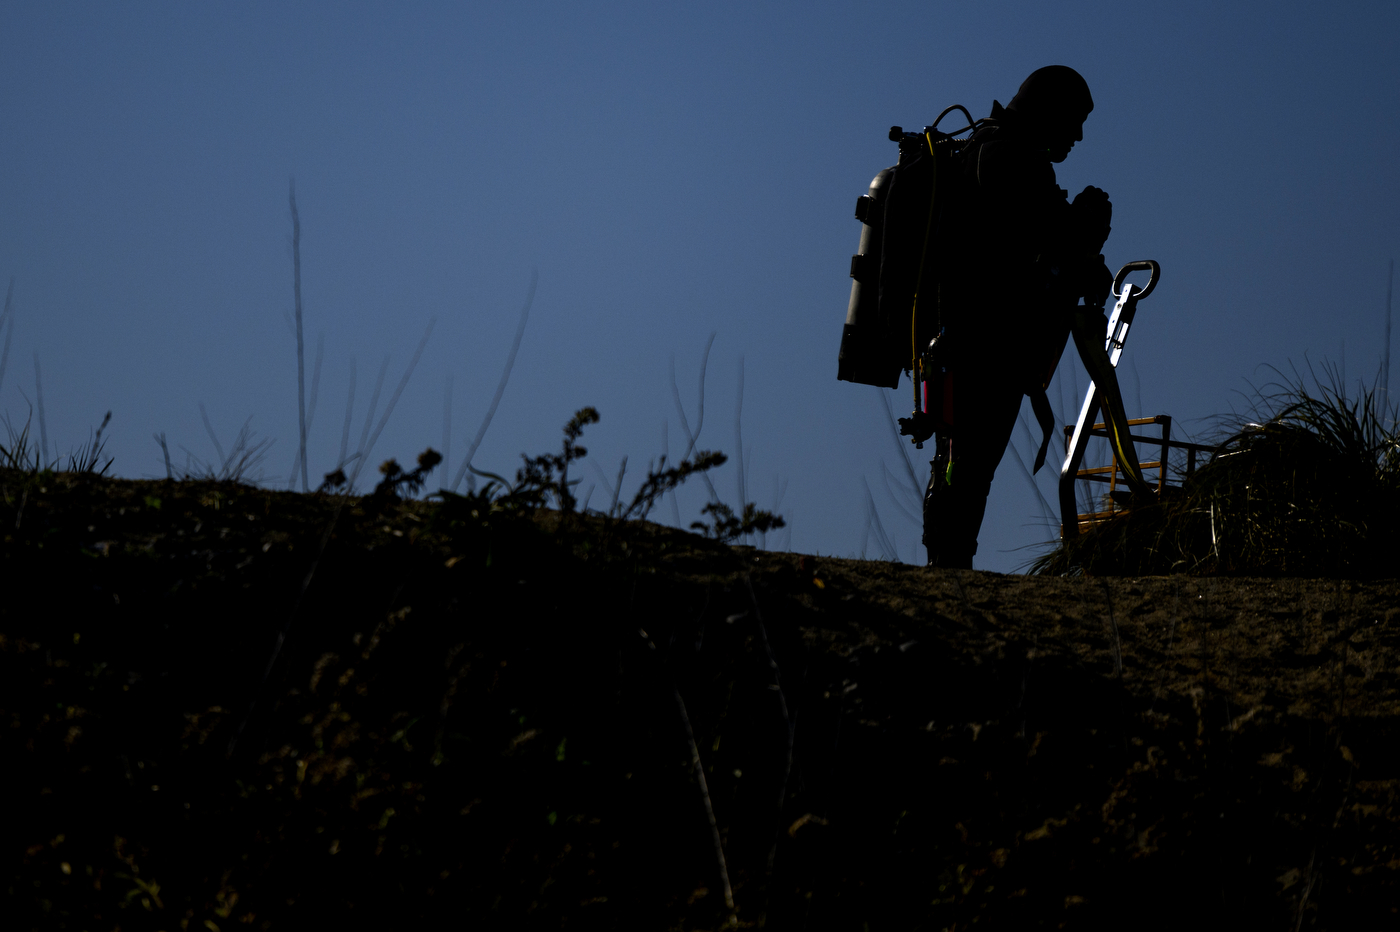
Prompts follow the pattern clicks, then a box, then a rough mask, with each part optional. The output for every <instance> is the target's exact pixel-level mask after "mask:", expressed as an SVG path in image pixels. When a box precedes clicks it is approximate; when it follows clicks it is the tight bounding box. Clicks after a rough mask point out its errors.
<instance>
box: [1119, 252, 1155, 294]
mask: <svg viewBox="0 0 1400 932" xmlns="http://www.w3.org/2000/svg"><path fill="white" fill-rule="evenodd" d="M1129 272H1151V273H1152V276H1151V277H1150V278H1148V280H1147V287H1146V288H1141V289H1139V288H1138V286H1137V285H1130V286H1129V287H1131V288H1133V289H1135V291H1134V292H1133V296H1134V297H1137V298H1145V297H1147V296H1148V295H1150V294H1151V293H1152V289H1153V288H1156V287H1157V279H1159V278H1161V277H1162V267H1161V266H1160V265H1158V264H1157V261H1156V260H1155V259H1139V260H1138V261H1137V262H1129V263H1128V264H1127V265H1125V266H1123V267H1122V268H1121V269H1119V270H1118V274H1117V275H1115V276H1113V296H1114V297H1115V298H1122V297H1123V283H1124V282H1125V281H1126V280H1127V278H1128V273H1129Z"/></svg>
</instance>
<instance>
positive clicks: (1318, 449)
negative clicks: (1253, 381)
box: [1033, 374, 1400, 578]
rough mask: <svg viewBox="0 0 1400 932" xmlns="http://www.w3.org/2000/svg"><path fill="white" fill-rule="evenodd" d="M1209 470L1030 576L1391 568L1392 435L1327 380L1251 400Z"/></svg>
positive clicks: (1388, 426) (1338, 572)
mask: <svg viewBox="0 0 1400 932" xmlns="http://www.w3.org/2000/svg"><path fill="white" fill-rule="evenodd" d="M1257 407H1258V410H1259V414H1258V415H1257V420H1256V419H1251V420H1248V421H1246V422H1245V423H1243V424H1239V425H1237V426H1236V428H1235V429H1234V430H1232V431H1231V432H1230V433H1229V435H1228V436H1226V438H1225V439H1224V440H1223V441H1222V442H1221V443H1220V445H1219V447H1218V448H1217V450H1216V453H1215V455H1214V456H1213V457H1212V459H1211V460H1210V462H1209V463H1207V464H1206V465H1205V466H1203V467H1202V468H1201V469H1199V470H1197V472H1196V473H1195V475H1194V476H1191V477H1187V478H1185V479H1184V481H1183V482H1182V485H1181V487H1180V488H1179V489H1174V490H1171V494H1168V495H1166V496H1164V497H1163V498H1162V499H1161V501H1158V502H1154V503H1149V504H1141V505H1137V506H1135V507H1133V508H1132V509H1131V510H1129V511H1128V512H1126V513H1124V514H1122V515H1120V516H1118V517H1116V518H1114V519H1112V520H1109V521H1106V522H1103V523H1101V524H1099V525H1097V526H1095V527H1094V528H1092V529H1090V530H1089V531H1087V532H1085V533H1083V534H1081V535H1079V536H1078V537H1077V538H1075V539H1073V540H1071V541H1070V542H1069V543H1068V544H1067V545H1064V546H1062V547H1060V548H1059V549H1057V550H1055V551H1054V552H1052V553H1050V554H1048V555H1046V556H1045V557H1042V558H1041V559H1040V560H1038V561H1036V563H1035V564H1034V567H1033V571H1034V572H1037V573H1052V574H1059V573H1073V572H1085V573H1090V574H1093V575H1150V574H1166V573H1182V572H1184V573H1192V574H1198V575H1231V576H1307V577H1317V576H1323V577H1345V578H1374V577H1377V576H1395V575H1396V567H1397V566H1400V433H1398V432H1397V426H1396V415H1397V412H1396V408H1395V406H1394V405H1393V404H1391V403H1389V402H1388V401H1387V399H1386V397H1385V396H1384V395H1383V394H1382V393H1381V392H1379V391H1378V390H1376V389H1370V390H1365V389H1363V390H1360V391H1358V392H1357V393H1356V394H1354V395H1348V394H1347V392H1346V389H1345V386H1344V385H1343V384H1342V382H1341V380H1340V378H1338V377H1336V376H1335V374H1333V375H1332V376H1330V377H1329V378H1328V379H1327V380H1326V381H1325V382H1320V381H1318V380H1317V379H1313V380H1312V385H1311V386H1309V384H1308V383H1307V382H1306V381H1305V380H1304V379H1303V378H1302V377H1301V376H1295V377H1294V378H1293V379H1291V380H1288V381H1286V382H1284V383H1281V384H1279V385H1276V386H1273V387H1272V389H1267V390H1265V391H1264V392H1263V393H1261V395H1260V397H1259V404H1258V406H1257Z"/></svg>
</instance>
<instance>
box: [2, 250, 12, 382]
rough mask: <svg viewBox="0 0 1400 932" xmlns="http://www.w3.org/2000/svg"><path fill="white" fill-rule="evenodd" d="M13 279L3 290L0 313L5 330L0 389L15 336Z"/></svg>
mask: <svg viewBox="0 0 1400 932" xmlns="http://www.w3.org/2000/svg"><path fill="white" fill-rule="evenodd" d="M14 297H15V279H14V276H10V287H9V288H7V289H5V309H4V310H3V311H0V326H3V327H4V328H5V348H4V350H0V387H3V386H4V384H5V367H6V366H8V365H9V362H10V340H11V338H13V337H14V335H15V319H14V317H13V315H12V314H11V313H10V312H11V309H12V308H13V307H14Z"/></svg>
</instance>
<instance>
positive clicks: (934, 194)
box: [909, 133, 938, 410]
mask: <svg viewBox="0 0 1400 932" xmlns="http://www.w3.org/2000/svg"><path fill="white" fill-rule="evenodd" d="M924 142H925V143H927V144H928V156H929V159H930V160H931V164H932V165H933V183H932V184H931V185H930V187H929V195H928V222H927V223H926V224H925V225H924V248H923V252H921V253H920V254H919V277H918V278H917V279H915V282H914V306H913V307H912V308H911V309H910V313H909V345H910V350H911V352H910V362H909V371H910V373H911V374H912V375H913V377H914V385H915V387H916V392H915V398H916V399H918V394H917V386H918V384H919V377H920V375H921V373H920V371H919V291H920V290H921V289H922V288H923V287H924V263H925V262H927V261H928V241H929V240H930V239H932V238H933V205H934V204H935V203H936V202H937V200H938V158H937V156H935V155H934V154H933V136H932V134H930V133H924ZM920 403H921V402H920V401H918V400H916V402H915V410H917V409H918V405H919V404H920Z"/></svg>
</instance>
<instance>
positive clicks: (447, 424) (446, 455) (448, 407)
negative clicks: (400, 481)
mask: <svg viewBox="0 0 1400 932" xmlns="http://www.w3.org/2000/svg"><path fill="white" fill-rule="evenodd" d="M451 458H452V373H451V372H449V373H447V387H446V388H444V389H443V392H442V475H443V476H447V475H448V474H449V473H451V471H452V468H451V462H450V461H451Z"/></svg>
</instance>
